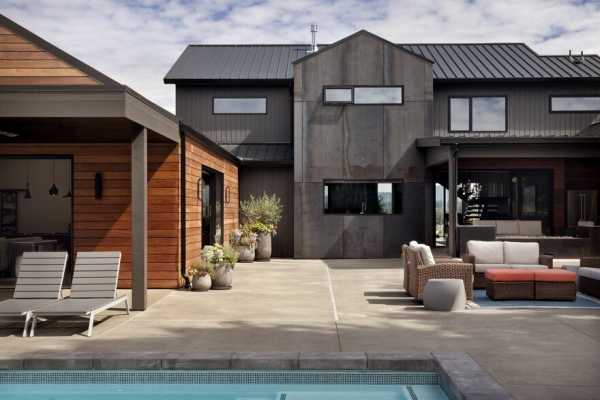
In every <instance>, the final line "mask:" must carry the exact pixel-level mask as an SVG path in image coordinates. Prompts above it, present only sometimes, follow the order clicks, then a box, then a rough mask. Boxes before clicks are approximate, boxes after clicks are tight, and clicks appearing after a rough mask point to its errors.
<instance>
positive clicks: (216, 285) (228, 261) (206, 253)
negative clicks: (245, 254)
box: [202, 244, 237, 290]
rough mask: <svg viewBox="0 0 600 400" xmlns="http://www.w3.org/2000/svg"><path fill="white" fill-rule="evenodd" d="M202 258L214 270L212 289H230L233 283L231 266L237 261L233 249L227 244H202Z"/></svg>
mask: <svg viewBox="0 0 600 400" xmlns="http://www.w3.org/2000/svg"><path fill="white" fill-rule="evenodd" d="M202 258H203V259H204V260H205V262H207V263H209V264H210V265H211V266H212V267H213V270H214V275H213V277H214V279H213V285H212V288H213V289H217V290H223V289H231V286H232V283H233V268H234V267H235V263H236V261H237V255H236V254H235V250H233V248H232V247H231V246H229V245H226V246H222V245H220V244H215V245H213V246H204V248H203V249H202Z"/></svg>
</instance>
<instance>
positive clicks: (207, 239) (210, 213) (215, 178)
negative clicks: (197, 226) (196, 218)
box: [201, 167, 223, 246]
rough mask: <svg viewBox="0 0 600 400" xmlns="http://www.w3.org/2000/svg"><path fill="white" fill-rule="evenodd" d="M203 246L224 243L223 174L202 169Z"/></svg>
mask: <svg viewBox="0 0 600 400" xmlns="http://www.w3.org/2000/svg"><path fill="white" fill-rule="evenodd" d="M201 190H202V195H201V196H202V197H201V198H202V246H206V245H211V244H215V243H223V174H221V173H220V172H217V171H214V170H212V169H210V168H206V167H203V168H202V189H201Z"/></svg>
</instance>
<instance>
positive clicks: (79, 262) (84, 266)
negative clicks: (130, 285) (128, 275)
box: [30, 251, 129, 336]
mask: <svg viewBox="0 0 600 400" xmlns="http://www.w3.org/2000/svg"><path fill="white" fill-rule="evenodd" d="M120 266H121V252H120V251H89V252H87V251H84V252H78V253H77V259H76V261H75V272H74V274H73V283H72V284H71V295H70V296H69V297H67V298H66V299H64V300H61V301H58V302H56V303H54V304H50V305H48V306H45V307H39V308H36V309H34V311H33V315H32V317H33V322H32V324H31V333H30V336H34V335H35V327H36V325H37V320H38V319H47V318H53V317H68V316H72V317H76V316H85V317H89V320H90V322H89V326H88V330H87V336H92V329H93V328H94V317H95V316H96V314H98V313H100V312H102V311H105V310H108V309H109V308H113V307H115V306H116V305H118V304H124V306H125V310H126V311H127V314H129V302H128V300H127V296H121V297H117V281H118V279H119V268H120Z"/></svg>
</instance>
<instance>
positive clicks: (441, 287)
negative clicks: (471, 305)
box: [423, 279, 467, 311]
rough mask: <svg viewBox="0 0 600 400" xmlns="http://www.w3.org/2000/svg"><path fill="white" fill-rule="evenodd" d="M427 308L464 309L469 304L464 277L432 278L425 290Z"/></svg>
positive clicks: (435, 309)
mask: <svg viewBox="0 0 600 400" xmlns="http://www.w3.org/2000/svg"><path fill="white" fill-rule="evenodd" d="M423 304H424V305H425V309H426V310H432V311H462V310H464V309H465V306H466V305H467V295H466V293H465V284H464V282H463V280H462V279H430V280H428V281H427V283H426V284H425V290H424V291H423Z"/></svg>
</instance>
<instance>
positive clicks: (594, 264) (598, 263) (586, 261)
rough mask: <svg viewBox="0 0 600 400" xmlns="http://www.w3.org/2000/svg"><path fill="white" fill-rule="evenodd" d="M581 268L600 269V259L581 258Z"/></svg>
mask: <svg viewBox="0 0 600 400" xmlns="http://www.w3.org/2000/svg"><path fill="white" fill-rule="evenodd" d="M579 265H580V266H581V267H586V268H600V257H581V263H580V264H579Z"/></svg>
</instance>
